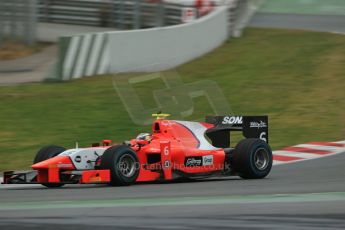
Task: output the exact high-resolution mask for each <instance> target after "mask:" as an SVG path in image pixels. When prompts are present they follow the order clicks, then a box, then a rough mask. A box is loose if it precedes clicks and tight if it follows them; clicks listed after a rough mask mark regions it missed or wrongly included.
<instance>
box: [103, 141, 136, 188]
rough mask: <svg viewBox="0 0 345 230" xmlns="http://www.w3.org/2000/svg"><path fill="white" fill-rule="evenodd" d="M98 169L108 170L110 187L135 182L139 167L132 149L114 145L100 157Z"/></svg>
mask: <svg viewBox="0 0 345 230" xmlns="http://www.w3.org/2000/svg"><path fill="white" fill-rule="evenodd" d="M100 168H101V169H109V170H110V178H111V182H110V185H113V186H115V185H119V186H126V185H131V184H133V183H134V182H135V181H136V179H137V178H138V176H139V169H140V165H139V160H138V157H137V154H136V152H135V151H134V150H133V149H131V148H130V147H128V146H125V145H115V146H112V147H110V148H109V149H107V150H106V151H105V152H104V154H103V155H102V158H101V164H100Z"/></svg>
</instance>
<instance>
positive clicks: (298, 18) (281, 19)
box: [249, 13, 345, 33]
mask: <svg viewBox="0 0 345 230" xmlns="http://www.w3.org/2000/svg"><path fill="white" fill-rule="evenodd" d="M249 26H251V27H258V28H280V29H301V30H311V31H321V32H331V33H345V16H342V15H305V14H281V13H257V14H255V15H254V17H253V18H252V19H251V22H250V24H249Z"/></svg>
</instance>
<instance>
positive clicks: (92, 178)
mask: <svg viewBox="0 0 345 230" xmlns="http://www.w3.org/2000/svg"><path fill="white" fill-rule="evenodd" d="M100 181H102V178H101V177H100V176H92V177H90V178H89V182H100Z"/></svg>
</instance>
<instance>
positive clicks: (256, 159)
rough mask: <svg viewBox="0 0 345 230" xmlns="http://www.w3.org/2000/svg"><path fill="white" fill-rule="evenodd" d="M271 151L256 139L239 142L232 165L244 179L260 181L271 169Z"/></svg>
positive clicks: (263, 142)
mask: <svg viewBox="0 0 345 230" xmlns="http://www.w3.org/2000/svg"><path fill="white" fill-rule="evenodd" d="M272 162H273V158H272V150H271V148H270V147H269V145H268V144H267V143H266V142H265V141H263V140H261V139H256V138H248V139H244V140H242V141H240V142H239V143H238V144H237V146H236V147H235V150H234V152H233V157H232V165H233V167H234V169H235V171H236V172H237V173H238V175H239V176H240V177H242V178H244V179H261V178H264V177H266V176H267V175H268V174H269V172H270V171H271V168H272Z"/></svg>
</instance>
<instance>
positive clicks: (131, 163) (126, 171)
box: [119, 154, 136, 177]
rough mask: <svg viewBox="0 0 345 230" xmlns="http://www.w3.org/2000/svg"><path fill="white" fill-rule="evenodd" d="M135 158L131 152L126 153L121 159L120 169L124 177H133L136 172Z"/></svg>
mask: <svg viewBox="0 0 345 230" xmlns="http://www.w3.org/2000/svg"><path fill="white" fill-rule="evenodd" d="M135 162H136V161H135V159H134V157H133V156H131V155H130V154H124V155H123V156H121V158H120V160H119V171H120V173H121V175H122V176H124V177H132V176H133V175H134V174H135Z"/></svg>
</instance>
